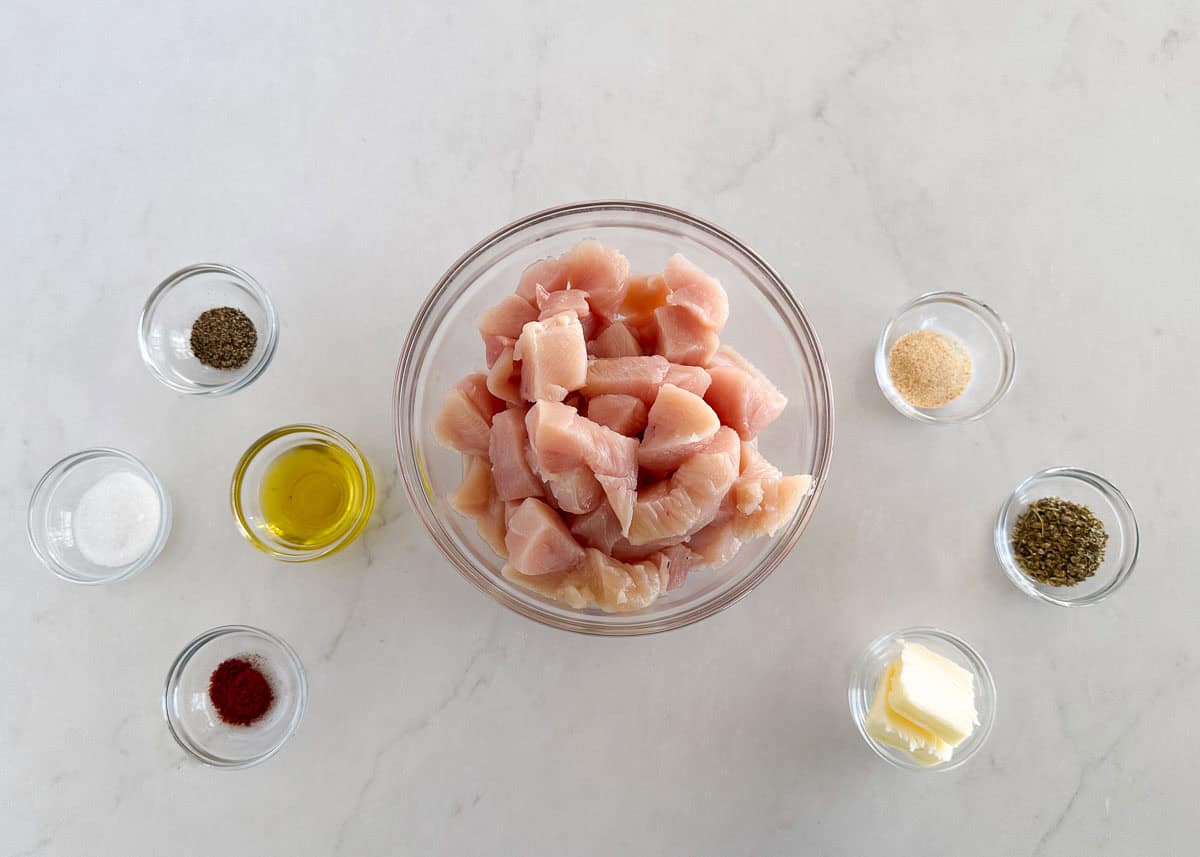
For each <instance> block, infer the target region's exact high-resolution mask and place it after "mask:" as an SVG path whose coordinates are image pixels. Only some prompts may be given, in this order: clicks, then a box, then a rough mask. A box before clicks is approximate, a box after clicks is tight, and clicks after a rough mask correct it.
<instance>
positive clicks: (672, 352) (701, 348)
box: [654, 306, 721, 366]
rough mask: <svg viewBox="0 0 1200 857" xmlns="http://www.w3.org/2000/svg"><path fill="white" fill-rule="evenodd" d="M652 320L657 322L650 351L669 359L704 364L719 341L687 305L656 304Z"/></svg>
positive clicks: (694, 364) (710, 357) (697, 364)
mask: <svg viewBox="0 0 1200 857" xmlns="http://www.w3.org/2000/svg"><path fill="white" fill-rule="evenodd" d="M654 321H655V324H657V326H658V338H657V340H656V343H655V347H654V351H655V353H657V354H661V355H663V356H664V357H666V358H667V359H668V360H670V361H671V362H672V363H686V364H688V365H690V366H704V365H706V364H707V363H708V362H709V361H710V360H711V359H712V358H713V355H714V354H716V353H717V348H718V347H719V346H720V344H721V340H720V338H719V337H718V336H717V333H716V331H715V330H713V329H712V328H711V327H709V326H708V325H707V324H706V323H705V322H704V321H703V320H702V319H701V318H700V317H699V316H697V315H696V314H695V313H694V312H692V311H691V309H689V308H688V307H683V306H665V307H659V308H658V309H656V310H655V311H654Z"/></svg>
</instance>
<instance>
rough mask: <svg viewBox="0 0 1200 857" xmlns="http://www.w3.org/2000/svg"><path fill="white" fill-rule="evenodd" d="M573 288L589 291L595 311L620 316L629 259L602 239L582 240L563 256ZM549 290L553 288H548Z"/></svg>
mask: <svg viewBox="0 0 1200 857" xmlns="http://www.w3.org/2000/svg"><path fill="white" fill-rule="evenodd" d="M562 263H563V264H564V265H565V266H566V269H567V281H568V282H569V283H570V284H571V288H572V289H579V290H580V291H582V292H586V293H587V296H588V303H590V304H591V305H592V312H594V313H596V314H597V315H599V316H601V317H602V318H606V319H611V318H613V317H614V316H616V314H617V312H618V311H619V310H620V308H621V302H622V301H624V299H625V281H626V279H627V278H628V277H629V260H628V259H626V258H625V257H624V256H623V255H621V253H620V252H619V251H618V250H614V249H613V248H611V247H605V246H604V245H603V244H601V243H600V242H599V241H592V240H588V241H580V242H579V243H578V244H576V245H575V246H574V247H572V248H571V250H570V252H568V253H567V254H566V255H565V256H563V257H562ZM547 290H548V291H552V289H549V287H547Z"/></svg>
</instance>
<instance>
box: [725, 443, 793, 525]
mask: <svg viewBox="0 0 1200 857" xmlns="http://www.w3.org/2000/svg"><path fill="white" fill-rule="evenodd" d="M739 468H740V470H741V473H739V474H738V478H737V481H736V482H734V483H733V491H732V495H733V501H734V503H735V504H736V506H737V510H738V512H739V513H740V514H742V515H749V514H750V513H751V512H753V511H754V510H755V509H757V508H758V507H759V506H760V505H761V504H762V501H763V483H764V482H766V481H771V480H775V479H779V478H780V477H781V476H783V474H782V473H781V472H780V471H779V468H777V467H776V466H775V465H774V464H772V463H771V462H769V461H767V459H765V458H764V457H763V454H762V453H761V452H759V451H758V444H757V443H755V442H754V441H743V442H742V461H741V464H740V465H739Z"/></svg>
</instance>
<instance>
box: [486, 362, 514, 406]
mask: <svg viewBox="0 0 1200 857" xmlns="http://www.w3.org/2000/svg"><path fill="white" fill-rule="evenodd" d="M487 388H488V392H490V393H491V394H492V395H493V396H495V397H496V398H497V399H503V400H504V401H506V402H508V403H509V404H519V403H520V402H521V401H522V399H521V366H520V364H518V363H515V362H513V349H512V348H505V349H504V350H503V351H501V352H500V355H499V356H498V357H497V358H496V359H495V361H494V362H493V363H492V368H491V369H489V370H488V374H487Z"/></svg>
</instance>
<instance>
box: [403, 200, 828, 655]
mask: <svg viewBox="0 0 1200 857" xmlns="http://www.w3.org/2000/svg"><path fill="white" fill-rule="evenodd" d="M614 212H629V213H633V214H648V215H652V216H657V217H661V218H665V219H668V220H673V221H677V222H680V223H683V224H684V225H686V226H689V227H692V228H694V229H696V230H698V231H700V232H703V233H707V234H708V235H710V236H711V237H713V238H715V239H717V240H719V241H721V242H724V243H725V244H726V245H728V247H729V248H731V249H732V250H733V251H735V252H737V253H739V254H741V255H742V256H743V257H744V259H745V260H746V261H748V262H750V263H751V264H753V265H754V266H755V267H756V268H758V270H759V271H760V272H761V274H762V275H763V277H764V279H765V280H766V281H768V282H769V283H770V285H771V286H772V288H773V296H774V297H775V298H776V299H778V300H780V301H782V302H783V303H785V304H786V305H787V307H788V309H789V310H790V312H791V313H792V315H793V319H794V323H795V325H796V326H797V327H799V328H800V329H801V330H802V331H803V334H804V335H805V336H806V337H807V340H808V344H809V346H810V347H811V349H812V352H813V357H814V360H813V366H812V367H811V371H812V373H813V375H814V385H815V388H816V390H815V392H816V395H817V397H818V399H819V400H820V402H821V403H822V404H823V405H824V411H825V414H826V419H827V421H828V428H827V431H826V432H825V433H824V435H823V436H822V437H818V438H817V461H816V466H815V467H814V468H813V473H812V474H811V475H812V477H813V489H812V492H811V496H810V499H809V500H808V501H807V502H806V503H805V505H804V508H803V509H802V511H801V512H800V514H799V515H797V516H796V518H795V520H794V521H793V522H792V523H791V524H790V525H789V532H788V533H787V535H786V537H785V538H782V539H781V540H780V541H778V542H777V543H776V544H775V545H774V546H773V547H772V549H771V550H770V551H769V552H768V553H767V554H766V556H764V557H763V559H762V560H761V561H760V562H759V564H758V565H757V567H755V568H754V569H753V570H752V571H751V572H749V573H747V574H746V575H745V577H744V578H743V579H742V580H741V581H739V582H738V584H737V585H735V586H733V587H730V588H729V589H727V590H726V591H725V592H723V593H721V595H720V596H719V597H717V598H715V599H712V600H711V601H706V602H702V603H700V604H697V605H695V606H693V607H691V608H689V609H687V610H684V611H681V612H679V613H677V614H674V615H672V616H669V617H665V618H652V619H645V620H642V621H637V620H636V619H635V620H633V621H626V622H624V623H622V624H619V625H617V624H607V623H604V622H602V621H596V619H597V618H598V617H594V616H591V615H589V614H586V613H583V612H579V613H578V614H576V615H564V614H558V613H550V612H548V611H546V610H543V609H542V608H540V607H539V606H537V605H536V604H533V603H529V602H526V601H523V600H521V599H519V598H516V597H515V596H513V595H511V594H510V593H508V592H507V591H505V590H504V589H502V588H500V587H499V586H497V585H496V584H495V583H493V582H492V581H491V579H490V578H489V576H487V575H485V574H483V573H481V572H480V571H479V570H478V569H476V568H475V567H474V566H473V565H472V564H471V563H470V562H468V561H466V558H461V561H460V558H456V557H455V556H453V555H451V551H450V550H449V549H448V547H447V544H446V543H444V541H443V539H442V538H440V537H439V535H438V532H439V530H440V529H441V524H440V522H439V521H437V519H436V515H433V514H432V510H431V509H429V510H427V508H426V502H427V498H426V497H425V496H424V493H423V490H422V489H425V486H427V485H428V477H427V474H426V473H425V471H424V468H423V466H422V459H421V457H420V455H419V443H418V442H417V441H416V440H415V439H414V438H413V437H411V436H410V435H409V433H408V432H406V431H405V430H404V426H403V425H402V416H403V414H404V413H406V412H407V411H408V410H409V408H408V407H406V399H413V398H415V395H416V389H415V384H408V383H406V381H407V379H408V378H410V377H413V373H412V371H411V370H412V366H413V364H414V362H415V361H417V360H418V358H420V357H421V356H422V355H420V354H418V353H417V342H418V338H419V335H420V333H421V332H422V331H423V330H424V328H425V326H426V324H427V322H428V320H429V317H430V315H431V314H432V312H433V309H434V307H435V306H436V304H437V303H438V302H439V300H440V299H441V298H442V296H443V294H444V293H445V292H446V291H447V290H448V289H449V287H450V285H451V283H453V282H454V281H455V280H456V278H457V277H458V276H459V274H460V273H461V272H462V271H463V269H464V268H466V267H467V265H469V264H470V263H471V262H473V261H474V260H475V259H476V258H478V257H479V256H481V255H482V254H484V253H486V252H487V251H488V250H490V249H492V248H494V247H495V246H497V245H498V244H500V243H501V242H503V241H505V240H506V239H508V238H511V237H513V236H515V235H517V234H518V233H520V232H522V231H524V230H526V229H529V228H530V227H533V226H536V225H538V224H541V223H544V222H548V221H553V220H556V219H559V218H563V217H568V216H571V215H578V214H588V213H614ZM406 394H407V395H406ZM835 429H836V416H835V408H834V399H833V383H832V380H831V378H830V375H829V366H828V363H827V361H826V359H825V352H824V348H823V346H822V345H821V340H820V338H819V337H818V336H817V333H816V331H815V330H814V329H813V326H812V324H811V322H810V321H809V318H808V315H807V314H806V313H805V311H804V309H803V307H802V306H801V304H800V302H799V300H798V299H797V298H796V296H795V295H794V294H793V293H792V290H791V288H790V287H788V285H787V284H786V283H785V282H784V280H783V278H782V277H780V276H779V274H778V273H777V272H776V271H775V269H774V268H773V267H771V266H770V265H769V264H768V263H767V262H766V260H765V259H763V258H762V256H760V255H759V254H758V253H757V252H755V251H754V250H753V249H751V248H750V247H749V246H747V245H746V244H744V243H743V242H742V241H740V240H739V239H738V238H736V237H734V236H733V235H731V234H730V233H728V232H726V231H725V230H724V229H722V228H721V227H719V226H717V225H716V224H714V223H711V222H709V221H707V220H704V219H702V218H699V217H696V216H695V215H693V214H689V213H688V212H685V211H682V210H680V209H677V208H672V207H670V206H666V205H661V204H659V203H653V202H645V201H640V200H628V199H603V200H588V201H580V202H572V203H566V204H563V205H558V206H552V207H550V208H545V209H541V210H540V211H535V212H533V213H531V214H528V215H526V216H524V217H521V218H518V219H517V220H514V221H512V222H511V223H508V224H507V225H505V226H502V227H501V228H499V229H497V230H495V231H494V232H492V233H490V234H488V235H486V236H485V237H484V238H482V239H481V240H480V241H478V242H477V243H476V244H474V245H473V246H472V247H471V248H469V249H468V250H467V251H466V252H465V253H463V254H462V255H461V256H459V257H458V259H456V260H455V261H454V262H453V264H451V265H450V267H449V268H448V269H447V270H446V272H445V273H444V274H442V276H441V277H440V278H439V279H438V281H437V283H436V284H435V285H434V286H433V288H432V289H431V290H430V292H429V294H428V295H427V296H426V298H425V300H424V301H423V302H422V303H421V306H420V307H419V308H418V310H417V312H416V315H415V316H414V318H413V321H412V324H411V325H410V326H409V329H408V333H407V334H406V335H405V339H404V344H403V346H402V347H401V351H400V359H399V361H398V362H397V366H396V376H395V381H394V383H393V387H392V433H393V440H394V442H395V446H396V455H397V458H398V461H399V468H400V477H401V481H402V482H403V483H404V487H405V491H406V492H407V494H408V497H409V501H410V503H411V504H412V507H413V509H414V510H415V511H416V513H417V516H418V517H419V518H420V519H421V522H422V524H423V525H424V527H425V530H426V532H427V533H428V534H429V535H430V537H431V538H432V539H433V541H434V542H435V544H436V545H437V546H438V549H439V552H440V553H441V554H442V556H443V557H444V558H445V559H446V560H448V561H449V562H450V564H451V565H452V566H454V567H455V568H456V569H457V570H458V572H459V573H460V574H461V575H462V576H463V577H465V578H466V579H467V580H468V581H469V582H470V583H471V584H472V585H473V586H474V587H475V588H476V589H477V590H479V591H480V592H483V593H485V594H487V595H489V596H490V597H492V598H493V599H494V600H496V601H498V602H499V603H501V604H502V605H504V606H505V607H507V608H509V609H510V610H512V611H514V612H516V613H519V614H520V615H522V616H525V617H526V618H528V619H533V620H534V621H537V622H540V623H542V624H544V625H547V626H550V627H552V628H557V629H559V630H564V631H571V632H574V633H580V634H587V635H593V636H605V637H627V636H641V635H648V634H657V633H664V632H666V631H671V630H676V629H678V628H682V627H685V626H687V625H690V624H693V623H694V622H698V621H700V620H701V619H706V618H708V617H710V616H713V615H715V614H717V613H719V612H721V611H722V610H725V609H727V608H728V607H731V606H732V605H733V604H736V603H737V602H738V601H740V600H741V599H742V598H744V597H745V596H746V595H748V594H749V593H750V592H751V591H753V590H754V589H755V588H756V587H757V586H758V585H759V584H760V583H762V581H764V580H765V579H766V578H767V577H769V576H770V575H771V573H772V572H774V571H775V569H776V568H778V567H779V565H780V564H781V563H782V562H783V560H784V558H785V557H786V556H787V554H788V553H790V552H791V550H792V549H793V548H794V547H795V545H796V544H797V542H798V541H799V539H800V536H801V535H802V534H803V532H804V530H805V529H806V528H807V526H808V523H809V521H810V520H811V518H812V515H813V512H814V511H815V509H816V507H817V502H818V500H819V499H820V496H821V492H822V491H823V490H824V487H825V483H826V481H827V480H828V478H829V467H830V461H831V459H832V454H833V443H834V437H835ZM418 483H419V484H418ZM427 512H428V514H427ZM431 515H432V517H433V519H434V520H433V521H432V522H431V520H430V516H431ZM633 615H636V614H633Z"/></svg>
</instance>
